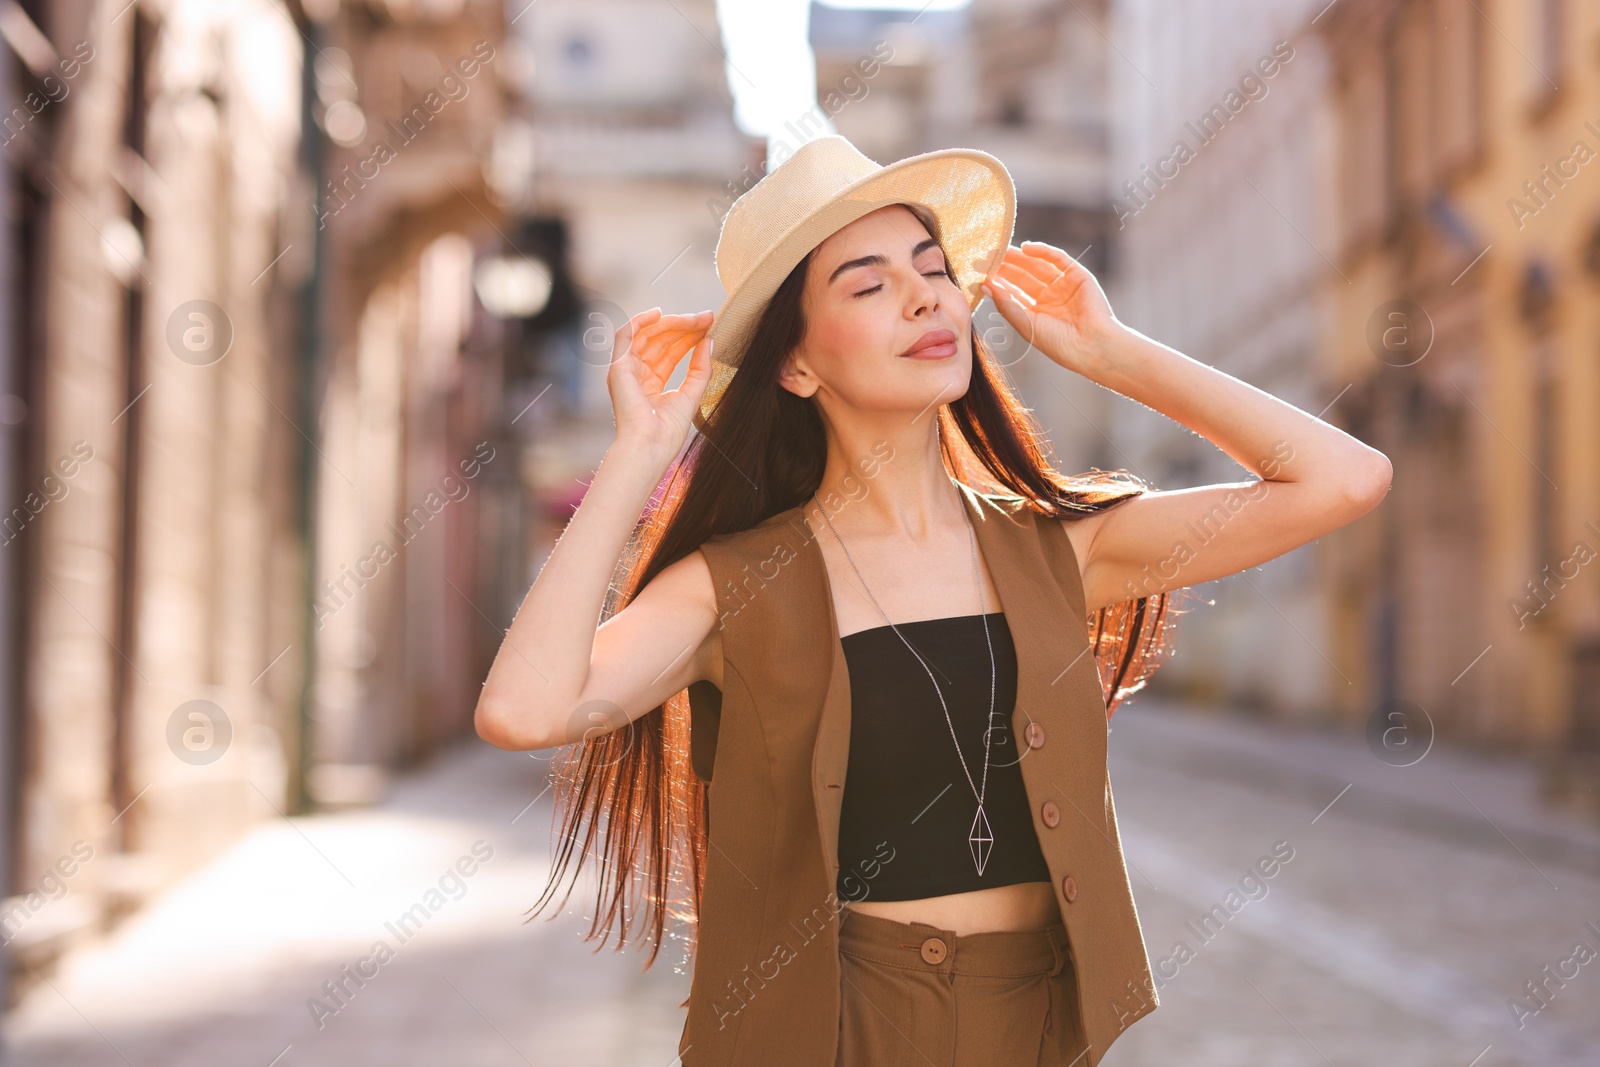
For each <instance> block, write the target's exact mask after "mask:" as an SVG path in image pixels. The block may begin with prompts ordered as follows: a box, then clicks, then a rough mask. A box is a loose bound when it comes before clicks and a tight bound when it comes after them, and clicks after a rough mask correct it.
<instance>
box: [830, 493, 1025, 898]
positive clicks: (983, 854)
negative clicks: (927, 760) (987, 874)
mask: <svg viewBox="0 0 1600 1067" xmlns="http://www.w3.org/2000/svg"><path fill="white" fill-rule="evenodd" d="M952 484H954V483H953V482H952ZM957 491H958V492H959V491H960V487H959V486H957ZM811 498H812V499H813V500H817V497H816V494H815V493H813V494H812V496H811ZM817 508H818V509H819V510H820V511H821V512H822V518H823V519H824V520H825V521H826V522H827V524H828V529H829V530H832V531H833V536H834V538H835V539H836V540H838V542H839V547H840V548H842V549H844V556H845V559H847V560H849V561H850V566H851V567H852V568H853V569H854V570H855V572H856V577H857V578H858V579H860V581H861V587H862V588H863V589H866V591H867V596H868V597H871V599H872V603H873V606H874V607H876V608H877V609H878V614H880V615H882V616H883V621H884V622H886V623H889V628H890V629H891V630H893V631H894V633H895V636H896V637H898V638H900V640H901V642H903V643H904V644H905V646H906V648H907V649H910V651H911V654H912V655H913V656H916V657H917V662H918V663H920V664H922V669H923V670H925V671H927V672H928V681H930V682H932V683H933V691H934V692H935V693H937V694H938V696H939V706H940V707H942V708H944V721H945V722H946V723H947V724H948V725H949V726H950V740H951V741H952V742H953V743H954V744H955V746H956V758H957V759H959V760H960V761H961V771H962V773H963V774H965V775H966V776H967V785H968V786H970V787H971V789H972V795H973V796H974V797H975V798H976V799H977V801H978V813H977V815H976V816H974V817H973V820H972V829H971V830H970V831H968V833H967V846H968V847H969V848H971V849H972V862H973V863H974V864H975V865H976V866H977V868H978V874H980V875H982V874H983V868H984V865H985V864H987V863H988V862H989V854H990V852H992V851H993V850H994V831H993V830H992V829H990V827H989V817H988V816H987V815H985V814H984V811H983V798H984V794H985V793H986V792H987V791H988V788H989V738H990V735H991V734H992V733H993V729H994V693H995V684H994V683H995V667H994V643H993V642H992V641H990V639H989V616H988V614H987V612H986V610H985V605H984V597H983V577H982V575H981V574H980V573H979V571H978V543H977V540H976V537H975V535H974V534H973V532H972V518H971V517H970V516H969V515H967V510H966V505H965V504H963V505H962V508H961V517H962V518H963V519H965V520H966V523H967V542H968V544H969V545H970V546H971V549H972V577H973V580H974V582H976V583H977V586H978V613H979V615H980V616H981V617H982V619H983V640H984V643H985V644H987V645H988V646H989V717H988V718H987V719H986V720H984V723H985V725H984V730H983V776H982V785H976V784H974V783H973V781H972V772H971V771H970V770H968V769H967V757H966V756H964V755H962V752H961V742H960V741H959V740H957V738H956V726H955V723H954V722H953V721H952V720H951V718H950V706H949V705H948V704H946V703H945V699H944V690H942V689H940V688H939V682H938V679H936V678H934V676H933V670H932V669H931V668H930V667H929V666H928V663H927V661H926V660H924V659H923V658H922V654H921V653H919V652H918V651H917V650H916V649H915V648H912V645H911V642H910V641H907V640H906V636H905V634H903V633H901V632H900V627H898V626H896V625H895V624H894V623H892V622H889V614H888V612H886V611H884V610H883V605H882V604H879V603H878V598H877V597H875V596H873V595H872V590H871V589H870V588H868V586H867V580H866V579H865V578H863V577H862V576H861V568H860V567H857V566H856V561H855V557H854V556H852V555H850V549H849V547H848V546H847V545H846V544H845V543H844V538H842V537H840V536H839V531H838V530H837V529H835V528H834V525H833V520H832V519H831V518H829V517H828V509H827V508H824V507H823V506H822V501H820V500H817Z"/></svg>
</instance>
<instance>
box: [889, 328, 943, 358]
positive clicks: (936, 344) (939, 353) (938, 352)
mask: <svg viewBox="0 0 1600 1067" xmlns="http://www.w3.org/2000/svg"><path fill="white" fill-rule="evenodd" d="M900 354H901V355H902V356H905V357H908V358H910V359H945V358H948V357H950V356H953V355H955V354H956V335H955V334H953V333H951V332H950V331H949V330H929V331H928V332H927V333H925V334H923V335H922V336H921V337H919V338H917V343H916V344H914V345H912V346H911V347H910V348H908V349H906V350H905V351H904V352H902V353H900Z"/></svg>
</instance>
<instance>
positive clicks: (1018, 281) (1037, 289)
mask: <svg viewBox="0 0 1600 1067" xmlns="http://www.w3.org/2000/svg"><path fill="white" fill-rule="evenodd" d="M1057 277H1059V275H1057ZM995 278H996V279H998V280H999V281H1003V282H1009V283H1011V285H1013V286H1015V287H1016V288H1018V289H1020V290H1022V291H1023V292H1024V293H1027V294H1028V298H1029V299H1030V300H1037V299H1039V295H1040V294H1041V293H1043V292H1044V291H1045V289H1047V288H1048V287H1049V283H1047V282H1043V281H1041V280H1040V279H1039V278H1038V277H1037V276H1036V275H1033V274H1029V273H1028V272H1027V271H1025V270H1023V269H1022V268H1021V267H1014V266H1012V265H1011V264H1009V263H1007V264H1006V265H1005V266H1003V267H1001V268H1000V270H999V271H998V272H996V274H995Z"/></svg>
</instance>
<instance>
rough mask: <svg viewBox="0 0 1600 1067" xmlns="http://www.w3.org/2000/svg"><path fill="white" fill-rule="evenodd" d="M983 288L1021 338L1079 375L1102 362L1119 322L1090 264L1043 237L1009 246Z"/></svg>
mask: <svg viewBox="0 0 1600 1067" xmlns="http://www.w3.org/2000/svg"><path fill="white" fill-rule="evenodd" d="M983 291H984V293H985V294H987V295H988V297H989V299H991V300H993V301H994V304H995V308H996V309H997V310H998V311H999V312H1000V314H1001V315H1003V316H1004V317H1005V320H1006V321H1007V322H1009V323H1010V324H1011V326H1012V328H1014V329H1015V330H1016V331H1017V333H1019V334H1021V335H1022V338H1023V340H1025V341H1028V342H1029V343H1031V344H1032V345H1033V346H1034V347H1035V348H1037V349H1039V351H1041V352H1043V353H1044V354H1045V355H1046V356H1048V357H1050V359H1052V360H1054V361H1055V362H1056V363H1059V364H1061V365H1062V366H1063V367H1066V368H1067V369H1068V370H1071V371H1076V372H1078V373H1079V374H1088V373H1089V372H1090V371H1091V370H1092V369H1093V368H1094V367H1095V365H1096V364H1097V363H1099V362H1100V361H1101V359H1102V358H1103V357H1102V354H1101V349H1102V346H1103V345H1104V344H1105V343H1106V342H1107V341H1108V340H1109V338H1110V337H1111V336H1112V334H1113V333H1114V332H1115V331H1116V330H1117V329H1119V328H1120V327H1121V325H1122V324H1121V323H1119V322H1118V321H1117V317H1116V315H1114V314H1112V311H1111V303H1110V301H1108V300H1107V299H1106V294H1105V292H1104V291H1102V290H1101V288H1100V283H1099V282H1098V281H1096V280H1095V276H1094V275H1093V274H1091V273H1090V272H1089V268H1087V267H1085V266H1084V265H1083V264H1082V263H1079V262H1078V261H1077V260H1075V259H1073V258H1072V257H1071V256H1069V255H1067V253H1065V252H1063V251H1062V250H1061V249H1059V248H1056V247H1055V246H1054V245H1047V244H1044V243H1043V242H1041V241H1024V242H1022V247H1020V248H1019V247H1017V246H1016V245H1012V246H1010V247H1009V248H1007V249H1006V252H1005V256H1004V257H1003V258H1002V260H1001V262H1000V265H999V267H998V268H997V269H995V270H992V271H990V272H989V274H988V276H987V277H985V279H984V282H983Z"/></svg>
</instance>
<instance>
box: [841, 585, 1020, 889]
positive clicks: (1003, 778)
mask: <svg viewBox="0 0 1600 1067" xmlns="http://www.w3.org/2000/svg"><path fill="white" fill-rule="evenodd" d="M983 620H984V616H982V615H961V616H955V617H951V618H944V619H924V620H921V621H918V622H908V623H899V624H898V626H899V628H900V633H902V634H904V635H905V639H906V641H909V642H911V644H912V645H913V646H914V647H915V648H916V650H917V651H918V652H919V653H921V655H922V658H923V659H924V660H925V661H927V664H928V667H929V669H931V670H932V671H933V673H934V677H935V678H937V679H938V680H939V687H940V688H941V689H942V690H943V691H944V699H945V702H946V703H947V704H948V705H949V708H950V720H949V722H947V721H946V720H945V713H944V709H943V708H942V707H941V706H940V703H939V697H938V694H936V693H935V692H934V690H933V683H932V682H931V681H929V680H928V672H927V671H926V670H924V669H923V667H922V665H921V664H920V663H918V662H917V658H916V656H913V655H912V654H911V651H910V649H908V648H906V646H905V643H904V642H902V641H901V639H900V638H899V637H898V636H896V634H895V632H894V630H893V629H892V628H890V627H888V626H876V627H873V628H872V629H870V630H860V631H857V632H856V633H852V634H846V635H845V636H844V637H843V638H841V639H840V641H841V644H842V645H843V646H844V653H845V660H846V663H847V665H848V667H849V674H850V762H849V767H848V770H847V772H846V775H845V788H844V797H843V800H842V808H841V810H840V813H839V875H838V881H837V886H836V892H837V893H838V895H839V898H840V899H841V900H916V899H920V898H922V897H934V896H943V895H945V894H947V893H963V892H968V891H971V890H975V889H988V888H991V887H994V886H1001V885H1013V884H1015V883H1017V882H1034V881H1038V882H1048V881H1050V880H1051V878H1050V868H1049V867H1048V866H1047V865H1046V864H1045V859H1044V853H1043V852H1042V851H1041V850H1040V848H1039V838H1038V835H1037V834H1036V833H1035V831H1034V828H1033V816H1032V813H1031V812H1030V811H1029V805H1028V796H1027V792H1026V791H1025V790H1024V789H1023V784H1022V769H1021V767H1020V766H1019V765H1018V763H1019V757H1020V754H1021V746H1019V745H1018V744H1017V743H1016V739H1015V738H1014V737H1013V736H1012V730H1011V714H1012V711H1013V709H1014V708H1015V707H1016V701H1017V659H1016V648H1015V646H1014V645H1013V644H1012V641H1011V630H1010V628H1009V627H1008V626H1007V625H1006V618H1005V615H1004V613H1002V612H992V613H990V614H989V615H988V620H989V639H990V641H991V642H993V645H994V720H993V722H994V730H993V734H992V736H991V737H990V740H989V746H990V747H989V781H988V786H987V789H986V791H985V793H984V812H985V814H986V815H987V816H988V819H989V827H990V830H991V833H992V836H993V838H994V841H993V844H992V845H989V846H987V847H988V849H989V854H988V858H987V859H986V860H985V861H984V867H983V874H982V875H981V876H980V875H979V874H978V868H977V864H976V863H974V861H973V856H972V846H971V845H970V844H969V843H968V840H967V839H968V837H969V836H970V835H971V833H972V822H973V818H974V817H975V816H976V815H977V811H978V801H977V797H976V796H975V795H974V793H973V787H974V786H976V787H979V788H982V787H983V777H982V776H983V745H984V740H983V729H984V716H985V715H987V714H988V712H989V686H990V674H989V649H988V646H987V645H986V644H985V643H984V636H983V628H984V624H983ZM951 723H954V725H955V732H956V734H957V736H958V737H959V738H960V741H961V752H962V754H963V755H964V756H965V757H966V763H967V770H968V771H969V772H970V773H971V775H972V784H971V785H969V784H968V782H967V776H966V774H965V773H963V771H962V769H961V761H960V760H959V759H958V758H957V756H956V750H955V742H954V741H953V740H952V739H951V736H950V724H951Z"/></svg>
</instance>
